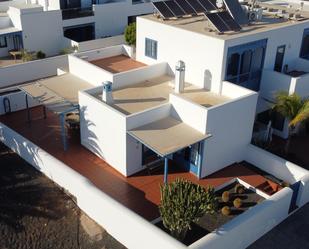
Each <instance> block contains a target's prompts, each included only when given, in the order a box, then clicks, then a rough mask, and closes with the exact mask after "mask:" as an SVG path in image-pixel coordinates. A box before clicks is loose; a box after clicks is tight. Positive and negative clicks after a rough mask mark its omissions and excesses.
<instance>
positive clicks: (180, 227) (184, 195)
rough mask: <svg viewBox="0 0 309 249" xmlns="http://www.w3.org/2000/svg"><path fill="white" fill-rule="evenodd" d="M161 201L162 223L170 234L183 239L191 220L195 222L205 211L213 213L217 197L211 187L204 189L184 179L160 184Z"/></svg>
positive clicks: (189, 227)
mask: <svg viewBox="0 0 309 249" xmlns="http://www.w3.org/2000/svg"><path fill="white" fill-rule="evenodd" d="M160 192H161V203H160V205H159V211H160V215H161V217H162V221H163V225H164V226H165V227H166V228H167V229H168V230H169V231H170V233H171V235H172V236H173V237H175V238H177V239H178V240H180V241H181V240H183V239H184V238H185V236H186V233H187V231H188V230H189V229H191V224H192V222H197V221H198V220H199V218H201V217H202V216H203V215H204V214H205V213H210V214H212V213H214V212H215V211H216V209H217V198H216V197H215V191H214V188H213V187H210V186H209V187H207V188H206V189H205V188H204V187H202V186H200V185H197V184H194V183H192V182H190V181H188V180H185V179H176V180H175V181H174V182H172V183H169V184H164V185H163V186H160Z"/></svg>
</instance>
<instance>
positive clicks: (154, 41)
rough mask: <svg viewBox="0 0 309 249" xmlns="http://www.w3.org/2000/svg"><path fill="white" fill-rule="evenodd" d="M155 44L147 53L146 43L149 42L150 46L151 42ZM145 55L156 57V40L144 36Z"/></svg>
mask: <svg viewBox="0 0 309 249" xmlns="http://www.w3.org/2000/svg"><path fill="white" fill-rule="evenodd" d="M153 43H154V44H155V47H154V48H155V49H154V50H155V51H152V50H151V52H150V53H148V50H147V44H150V46H151V47H152V44H153ZM145 56H147V57H149V58H152V59H155V60H156V59H157V57H158V42H157V41H156V40H153V39H149V38H145Z"/></svg>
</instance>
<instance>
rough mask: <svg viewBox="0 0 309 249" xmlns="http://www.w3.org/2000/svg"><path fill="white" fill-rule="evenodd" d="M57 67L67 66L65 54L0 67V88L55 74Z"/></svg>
mask: <svg viewBox="0 0 309 249" xmlns="http://www.w3.org/2000/svg"><path fill="white" fill-rule="evenodd" d="M58 68H68V56H67V55H61V56H55V57H50V58H46V59H43V60H35V61H29V62H25V63H21V64H16V65H11V66H7V67H0V88H3V87H9V86H12V85H15V84H18V83H24V82H28V81H32V80H36V79H41V78H46V77H50V76H55V75H57V69H58ZM16 72H18V73H16Z"/></svg>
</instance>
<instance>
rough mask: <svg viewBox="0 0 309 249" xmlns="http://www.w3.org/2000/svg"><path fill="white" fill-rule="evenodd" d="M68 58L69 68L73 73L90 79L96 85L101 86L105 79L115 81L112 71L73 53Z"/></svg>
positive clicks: (84, 78)
mask: <svg viewBox="0 0 309 249" xmlns="http://www.w3.org/2000/svg"><path fill="white" fill-rule="evenodd" d="M68 58H69V70H70V73H71V74H74V75H76V76H77V77H79V78H81V79H83V80H86V81H88V82H89V83H91V84H93V85H94V86H100V85H102V83H103V82H104V81H107V80H108V81H111V82H113V74H112V73H110V72H108V71H106V70H104V69H102V68H99V67H97V66H96V65H93V64H90V63H88V62H87V61H84V60H82V59H80V58H77V57H75V56H73V55H69V56H68Z"/></svg>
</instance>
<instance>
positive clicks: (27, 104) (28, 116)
mask: <svg viewBox="0 0 309 249" xmlns="http://www.w3.org/2000/svg"><path fill="white" fill-rule="evenodd" d="M26 108H27V118H28V122H29V123H30V122H31V113H30V109H29V101H28V94H26Z"/></svg>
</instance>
